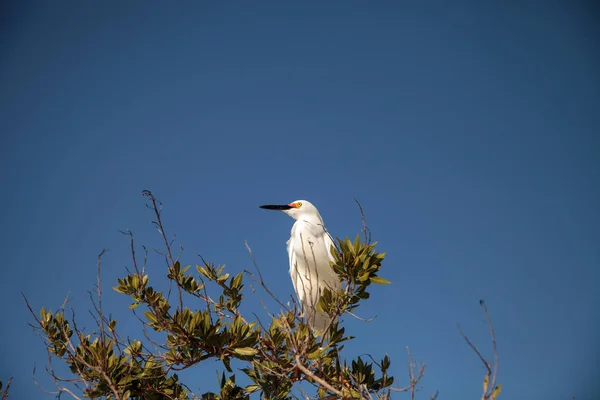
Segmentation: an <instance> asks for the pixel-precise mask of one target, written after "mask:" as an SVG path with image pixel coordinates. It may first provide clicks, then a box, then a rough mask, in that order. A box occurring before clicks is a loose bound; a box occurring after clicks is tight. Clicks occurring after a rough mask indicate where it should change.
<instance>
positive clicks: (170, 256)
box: [142, 190, 183, 311]
mask: <svg viewBox="0 0 600 400" xmlns="http://www.w3.org/2000/svg"><path fill="white" fill-rule="evenodd" d="M142 194H143V195H144V196H146V197H148V198H149V199H150V202H151V203H152V207H151V208H152V210H154V215H156V222H155V225H156V226H157V228H158V231H159V232H160V234H161V236H162V238H163V241H164V242H165V247H166V248H167V255H168V259H169V261H170V263H169V267H170V268H174V267H175V258H173V253H172V252H171V244H172V243H169V239H167V234H166V233H165V228H164V226H163V223H162V220H161V217H160V215H161V211H162V204H161V205H160V206H159V205H158V202H157V200H156V197H154V195H153V194H152V192H151V191H149V190H142ZM175 283H176V284H177V292H178V294H179V309H180V310H182V311H183V294H182V292H181V284H180V283H179V278H178V277H177V278H176V279H175Z"/></svg>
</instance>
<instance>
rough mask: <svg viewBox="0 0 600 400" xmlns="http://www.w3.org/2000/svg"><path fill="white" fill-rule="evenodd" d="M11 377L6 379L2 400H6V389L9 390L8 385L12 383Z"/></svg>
mask: <svg viewBox="0 0 600 400" xmlns="http://www.w3.org/2000/svg"><path fill="white" fill-rule="evenodd" d="M12 379H13V378H12V376H11V377H10V378H8V381H7V382H6V387H5V388H4V394H3V395H2V400H6V399H8V389H10V384H11V383H12Z"/></svg>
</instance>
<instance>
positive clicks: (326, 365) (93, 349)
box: [38, 238, 394, 400]
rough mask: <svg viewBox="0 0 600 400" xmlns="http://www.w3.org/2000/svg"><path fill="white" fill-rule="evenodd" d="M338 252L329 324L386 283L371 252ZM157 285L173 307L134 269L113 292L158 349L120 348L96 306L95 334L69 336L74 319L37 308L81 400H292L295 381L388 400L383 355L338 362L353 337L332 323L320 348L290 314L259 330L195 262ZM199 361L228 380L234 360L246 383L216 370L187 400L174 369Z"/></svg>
mask: <svg viewBox="0 0 600 400" xmlns="http://www.w3.org/2000/svg"><path fill="white" fill-rule="evenodd" d="M339 244H340V249H336V248H332V252H333V254H334V257H335V260H336V261H335V263H332V268H333V269H334V270H335V271H336V273H337V274H338V275H339V277H340V279H341V280H342V282H343V283H344V290H343V291H342V292H340V293H332V292H330V291H325V293H324V294H323V296H322V298H321V299H320V302H319V306H320V307H322V308H323V309H324V310H327V311H328V312H329V313H331V314H332V315H335V316H341V315H343V314H344V313H346V312H348V311H351V310H354V309H355V308H356V307H358V305H359V304H360V302H361V301H363V300H365V299H368V298H369V293H368V291H367V289H368V288H369V286H370V285H371V284H372V283H389V282H387V281H385V280H384V279H382V278H380V277H379V276H378V275H377V273H378V272H379V270H380V268H381V263H382V261H383V259H384V257H385V254H382V253H377V252H375V244H369V245H367V244H364V243H360V241H359V240H358V238H357V239H356V240H355V241H354V243H352V242H351V241H350V240H349V239H346V240H345V241H341V240H339ZM132 245H133V244H132ZM168 250H170V249H168ZM192 271H195V273H192ZM166 277H167V279H168V280H169V281H171V282H172V283H173V284H174V285H175V286H176V289H177V294H178V298H177V300H175V299H173V298H169V295H168V294H165V293H163V292H161V291H159V290H156V289H155V288H154V287H153V286H152V282H151V279H150V277H149V275H148V274H146V273H145V268H143V269H142V270H139V269H138V268H137V265H136V268H135V271H134V272H130V273H128V274H127V275H125V276H124V277H122V278H118V279H117V285H116V286H115V287H114V288H113V289H114V290H115V291H116V292H118V293H121V294H123V295H126V296H128V297H129V298H130V299H131V301H132V303H131V305H130V308H131V309H132V310H133V312H134V313H136V315H138V310H141V312H140V314H141V315H143V317H142V318H141V319H140V321H141V323H143V325H144V327H145V328H146V329H150V330H152V331H154V332H155V334H159V335H162V337H163V340H162V341H160V342H159V343H158V342H153V341H150V340H149V337H146V339H144V340H141V339H128V340H127V341H123V340H121V339H120V336H119V335H118V333H117V321H116V320H114V319H106V318H105V317H104V315H103V314H102V310H101V308H99V307H95V309H96V311H97V313H98V316H97V318H98V327H99V333H98V334H96V335H92V334H87V335H85V334H84V333H83V332H81V331H80V330H78V329H77V328H76V326H75V325H74V324H75V322H74V320H72V321H69V320H68V319H67V318H65V312H64V310H59V311H57V312H55V313H53V312H52V311H51V310H46V309H45V308H42V310H41V312H40V316H39V319H38V324H39V326H40V330H41V332H42V334H43V336H44V337H45V338H46V339H47V346H48V350H49V351H50V353H51V354H52V355H54V356H55V357H57V358H58V359H61V360H63V361H64V362H65V363H66V364H67V365H69V367H70V370H71V372H72V373H73V374H74V376H76V377H77V379H78V380H79V381H80V382H82V383H84V386H85V387H86V389H85V390H84V393H83V395H84V397H88V398H106V399H126V398H139V399H142V398H143V399H154V398H156V399H158V398H177V399H197V398H201V399H223V400H224V399H247V398H249V397H250V396H251V395H252V394H259V395H260V397H261V398H273V399H275V398H277V399H279V398H290V397H292V396H293V393H294V390H295V386H296V385H297V384H298V383H299V382H308V383H309V384H311V385H313V386H314V388H315V395H316V396H317V397H327V396H332V395H333V396H337V397H344V398H362V397H369V396H375V397H386V396H389V387H390V386H391V384H392V383H393V381H394V379H393V377H391V376H389V372H388V371H389V366H390V360H389V358H388V357H387V356H385V357H384V358H383V360H382V361H381V363H373V362H370V363H368V362H365V361H364V360H363V359H361V358H360V357H359V358H357V359H356V360H350V361H349V362H347V361H345V360H344V359H342V358H341V356H340V351H341V350H342V349H343V344H342V343H343V342H344V341H347V340H351V339H352V337H350V336H347V335H346V334H345V329H344V328H343V327H342V326H340V324H339V323H338V322H335V323H333V324H332V325H331V326H330V327H329V329H328V332H327V333H328V335H327V337H328V338H327V340H324V339H323V338H322V337H318V336H315V335H314V334H313V332H312V331H311V329H310V328H309V326H308V325H307V324H306V322H305V321H303V320H302V319H301V318H300V317H299V316H298V315H297V313H296V312H295V311H294V310H288V309H282V310H281V311H280V313H279V314H277V315H274V316H273V317H272V319H271V322H270V324H269V326H268V327H267V328H263V327H261V326H259V324H258V323H257V322H256V321H249V320H247V319H246V317H245V316H243V315H242V314H241V312H240V305H241V304H242V302H243V299H244V295H243V289H244V276H243V275H242V273H238V274H236V275H231V274H230V273H228V272H226V271H225V266H224V265H221V266H215V265H213V264H209V263H204V264H202V265H197V266H196V267H195V268H194V269H192V268H191V266H186V267H183V268H182V266H181V264H180V262H179V261H178V260H173V263H169V265H168V269H167V276H166ZM215 293H216V294H215ZM188 299H196V301H193V302H191V303H190V304H192V303H193V304H194V305H195V307H196V308H193V309H192V308H190V307H189V306H187V305H186V303H188ZM153 340H154V339H153ZM207 359H214V360H218V361H220V362H221V364H222V365H223V368H224V369H225V371H227V372H228V373H232V372H233V369H232V367H231V363H232V361H233V360H237V362H241V363H242V365H243V367H242V368H241V371H242V372H243V373H244V374H245V375H246V376H247V378H248V379H249V381H250V382H251V383H250V384H249V385H246V386H244V387H241V386H239V385H238V384H237V383H236V379H235V375H230V376H226V372H225V371H223V372H222V374H221V376H220V377H219V386H220V392H219V393H212V392H206V393H204V394H202V395H200V396H196V395H193V394H192V393H191V392H190V391H189V390H188V389H187V387H186V386H184V385H183V384H182V383H180V382H179V379H178V376H177V374H176V373H175V371H178V370H183V369H187V368H190V367H193V366H195V365H197V364H200V363H201V362H202V361H204V360H207ZM244 364H245V365H244ZM324 382H325V384H324ZM340 395H341V396H340Z"/></svg>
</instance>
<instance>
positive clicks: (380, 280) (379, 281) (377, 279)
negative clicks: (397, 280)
mask: <svg viewBox="0 0 600 400" xmlns="http://www.w3.org/2000/svg"><path fill="white" fill-rule="evenodd" d="M371 283H374V284H376V285H389V284H391V283H392V282H390V281H388V280H387V279H384V278H382V277H380V276H373V277H371Z"/></svg>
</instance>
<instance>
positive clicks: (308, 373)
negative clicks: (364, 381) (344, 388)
mask: <svg viewBox="0 0 600 400" xmlns="http://www.w3.org/2000/svg"><path fill="white" fill-rule="evenodd" d="M296 366H297V367H298V369H299V370H300V371H302V372H303V373H304V375H306V376H308V377H310V378H311V379H313V380H314V381H315V382H317V383H318V384H319V385H321V386H323V387H324V388H325V389H327V390H329V391H330V392H333V393H335V394H336V395H338V396H340V398H344V394H343V393H342V392H341V391H339V390H337V389H336V388H334V387H333V386H331V385H330V384H329V383H328V382H326V381H324V380H323V379H321V378H319V377H318V376H316V375H315V374H313V373H312V371H311V370H309V369H308V368H306V367H305V366H304V365H303V364H302V361H301V360H300V356H299V355H298V354H296Z"/></svg>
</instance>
